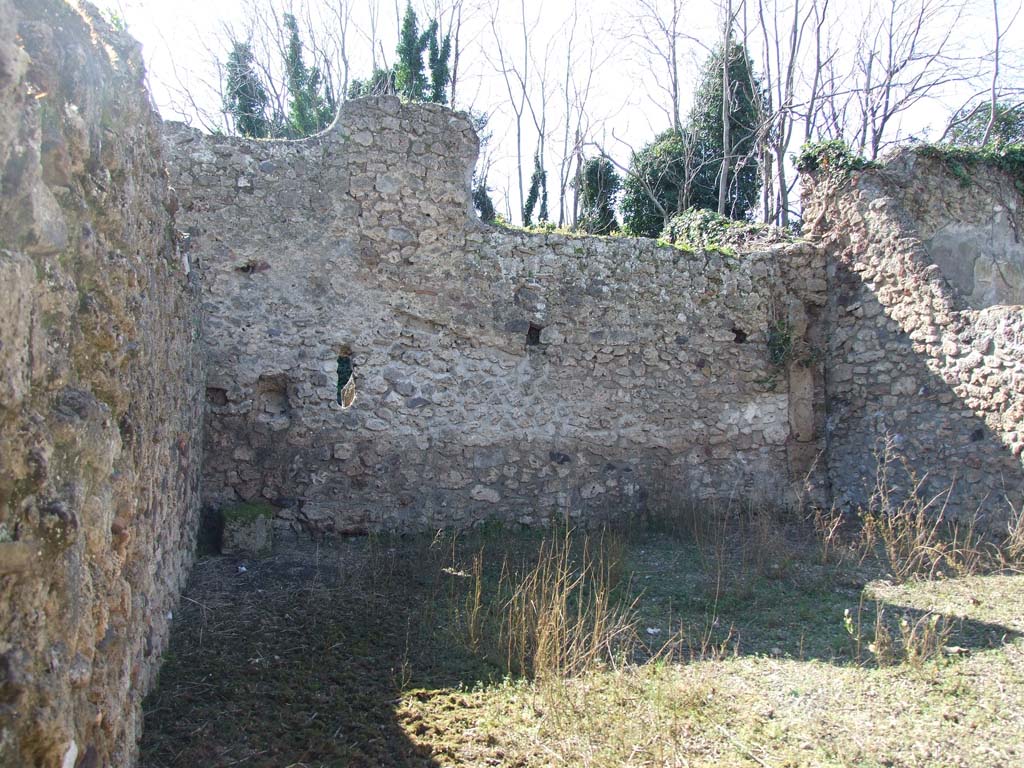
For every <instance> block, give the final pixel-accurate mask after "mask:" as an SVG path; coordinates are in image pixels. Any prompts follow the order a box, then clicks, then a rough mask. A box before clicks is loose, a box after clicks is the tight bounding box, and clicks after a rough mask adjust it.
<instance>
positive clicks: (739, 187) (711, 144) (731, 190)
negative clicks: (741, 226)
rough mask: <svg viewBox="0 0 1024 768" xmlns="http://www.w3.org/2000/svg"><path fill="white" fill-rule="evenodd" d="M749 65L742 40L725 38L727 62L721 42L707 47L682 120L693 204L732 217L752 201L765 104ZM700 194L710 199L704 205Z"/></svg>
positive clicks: (757, 186) (757, 181)
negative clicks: (692, 157)
mask: <svg viewBox="0 0 1024 768" xmlns="http://www.w3.org/2000/svg"><path fill="white" fill-rule="evenodd" d="M753 70H754V65H753V63H752V62H751V61H750V57H749V56H748V55H747V50H746V48H745V47H744V46H743V45H742V44H740V43H737V42H735V41H732V40H730V42H729V45H728V65H727V66H726V62H725V61H724V60H723V49H722V47H721V46H719V47H718V48H716V49H715V50H713V51H712V52H711V55H710V56H709V57H708V59H707V61H706V62H705V64H704V70H703V74H702V77H701V81H700V85H699V86H698V87H697V92H696V94H695V95H694V103H693V109H692V110H691V112H690V119H689V124H688V130H689V131H690V133H691V134H692V136H693V140H694V146H695V148H696V162H695V163H694V164H693V168H694V174H695V177H694V181H693V188H694V191H693V196H694V207H697V208H711V209H713V210H715V209H717V210H718V212H719V213H720V214H722V215H726V216H729V217H730V218H733V219H742V218H745V217H746V215H747V213H748V212H749V211H750V210H751V209H753V208H754V206H755V205H756V204H757V198H758V190H759V189H760V171H759V169H760V162H759V159H758V154H759V146H758V134H759V131H760V129H761V122H760V120H761V116H762V115H763V114H764V113H765V112H766V111H767V107H766V106H765V105H764V96H763V95H762V91H761V85H760V82H759V81H758V79H757V77H756V76H755V75H754V72H753ZM723 72H725V73H727V74H726V75H723ZM726 86H728V96H726ZM726 142H728V144H726ZM723 171H725V173H724V174H723ZM723 189H724V193H723V192H721V190H723ZM706 197H712V198H713V199H714V200H715V204H714V205H707V204H706V203H705V202H704V200H705V198H706Z"/></svg>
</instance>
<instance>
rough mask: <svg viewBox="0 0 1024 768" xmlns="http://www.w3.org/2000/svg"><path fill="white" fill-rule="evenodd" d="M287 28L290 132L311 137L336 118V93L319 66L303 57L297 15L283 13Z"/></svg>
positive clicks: (285, 60) (286, 67) (286, 57)
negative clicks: (313, 65)
mask: <svg viewBox="0 0 1024 768" xmlns="http://www.w3.org/2000/svg"><path fill="white" fill-rule="evenodd" d="M284 26H285V29H287V31H288V47H287V49H286V50H285V56H284V69H285V77H286V78H287V81H288V92H289V96H290V101H289V105H288V134H289V136H291V137H292V138H299V137H302V136H309V135H311V134H314V133H316V132H318V131H321V130H323V129H324V128H326V127H327V125H328V124H329V123H330V122H331V120H332V119H333V117H334V107H335V99H334V95H333V94H332V93H330V91H329V90H328V89H326V88H325V87H324V82H323V76H322V75H321V73H320V70H319V69H317V68H316V67H311V68H310V67H307V66H306V64H305V62H304V61H303V60H302V40H301V38H300V37H299V25H298V22H297V21H296V20H295V16H293V15H292V14H290V13H286V14H285V15H284Z"/></svg>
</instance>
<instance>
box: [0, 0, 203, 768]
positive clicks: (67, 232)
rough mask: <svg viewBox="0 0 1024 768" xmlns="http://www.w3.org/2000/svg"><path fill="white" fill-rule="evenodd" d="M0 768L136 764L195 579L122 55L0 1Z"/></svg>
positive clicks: (187, 390) (185, 334) (55, 17)
mask: <svg viewBox="0 0 1024 768" xmlns="http://www.w3.org/2000/svg"><path fill="white" fill-rule="evenodd" d="M0 173H2V184H3V195H2V196H0V318H2V321H0V446H2V447H0V765H4V766H64V767H65V768H71V767H72V766H77V767H78V768H85V767H86V766H88V767H90V768H98V767H99V766H125V765H130V764H131V763H132V761H133V756H134V753H135V745H136V738H137V736H138V734H139V730H140V727H141V712H140V707H139V704H140V701H141V697H142V695H143V694H144V693H145V691H146V690H147V688H148V687H149V686H150V685H151V683H152V681H153V677H154V674H155V671H156V668H157V663H158V660H159V658H160V655H161V653H162V651H163V649H164V647H165V643H166V640H167V632H168V623H169V621H170V620H171V615H172V612H173V610H174V607H175V600H176V597H177V594H178V590H179V589H180V587H181V586H182V583H183V581H184V578H185V575H186V570H187V567H188V565H189V563H190V562H191V558H192V551H193V543H194V526H195V523H196V517H197V509H198V479H199V478H198V463H199V449H200V444H199V443H198V436H199V430H200V426H201V408H202V405H201V402H202V390H201V387H202V375H201V368H200V364H199V355H198V354H196V352H197V348H198V343H197V333H198V325H197V321H196V310H197V307H198V301H197V299H196V297H194V296H193V293H192V290H191V288H190V287H189V278H188V277H187V275H186V271H185V269H184V268H183V264H182V263H181V260H180V257H179V256H178V255H176V253H175V247H174V242H173V240H172V239H171V234H172V232H173V230H172V228H171V221H172V220H171V216H170V215H169V214H168V212H167V210H166V209H165V206H170V201H169V199H168V196H167V195H168V188H167V181H166V175H165V172H164V170H163V164H162V161H161V159H160V152H159V137H158V120H157V118H156V117H155V116H154V114H153V112H152V110H151V108H150V105H149V102H148V98H147V96H146V93H145V91H144V89H143V85H142V68H141V64H140V56H139V51H138V48H137V45H136V44H135V43H134V42H133V41H131V40H130V39H128V38H127V37H126V36H122V35H119V34H116V33H113V32H112V31H111V30H110V29H109V28H107V26H106V25H105V24H104V23H103V21H102V20H101V19H99V18H98V17H97V16H96V15H95V14H94V13H93V12H92V11H91V10H89V9H86V10H83V11H81V12H78V11H75V10H72V9H71V8H70V7H68V6H67V5H65V4H64V3H61V2H56V1H55V0H22V1H20V2H13V3H12V2H11V1H10V0H0Z"/></svg>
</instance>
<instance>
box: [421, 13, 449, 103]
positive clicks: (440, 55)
mask: <svg viewBox="0 0 1024 768" xmlns="http://www.w3.org/2000/svg"><path fill="white" fill-rule="evenodd" d="M427 34H428V35H429V44H430V50H429V56H428V64H429V66H430V100H431V101H432V102H434V103H435V104H447V103H448V95H447V89H448V83H449V81H450V80H451V72H450V70H449V68H448V59H449V58H450V57H451V53H452V40H451V35H445V36H444V39H443V40H442V41H441V43H440V45H439V44H438V42H437V22H436V21H434V22H431V24H430V28H429V29H428V30H427Z"/></svg>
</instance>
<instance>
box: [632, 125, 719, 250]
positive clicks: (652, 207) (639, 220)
mask: <svg viewBox="0 0 1024 768" xmlns="http://www.w3.org/2000/svg"><path fill="white" fill-rule="evenodd" d="M689 139H690V137H689V136H688V134H686V133H685V132H679V131H676V130H675V129H673V128H670V129H669V130H667V131H665V132H664V133H662V134H660V135H659V136H657V137H656V138H655V139H654V141H652V142H651V143H650V144H648V145H647V146H645V147H643V148H642V149H641V150H640V151H639V152H635V153H634V154H633V158H632V160H631V161H630V164H629V173H628V175H627V176H626V180H625V182H624V183H623V185H622V188H623V195H622V205H621V208H622V221H623V223H624V224H625V226H626V230H627V231H628V232H629V233H630V234H632V235H637V236H639V237H657V236H658V233H659V232H661V230H662V228H663V227H664V226H665V224H667V223H668V220H669V219H670V218H672V216H674V215H675V214H677V213H680V212H681V211H683V210H685V209H686V208H688V207H689V206H690V204H691V200H690V195H689V192H690V180H691V173H690V169H691V168H692V164H691V162H690V158H691V157H692V149H693V148H692V142H691V141H690V140H689ZM701 202H702V203H703V204H704V207H707V206H708V205H710V204H711V202H710V200H702V201H701Z"/></svg>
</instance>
